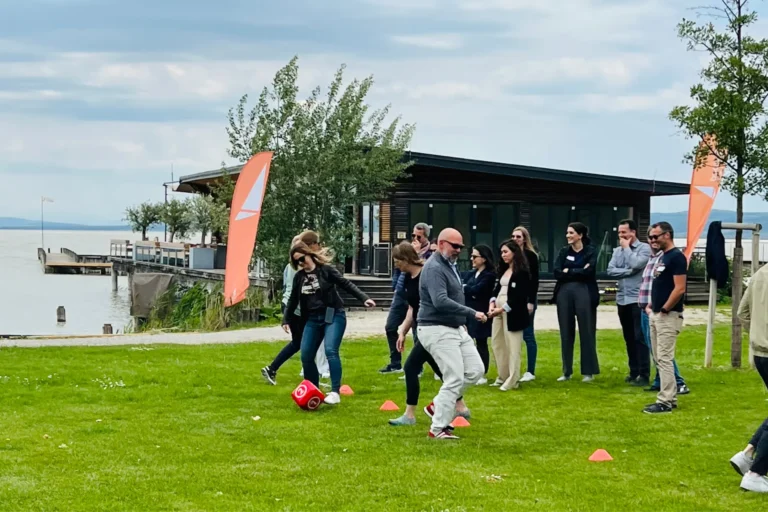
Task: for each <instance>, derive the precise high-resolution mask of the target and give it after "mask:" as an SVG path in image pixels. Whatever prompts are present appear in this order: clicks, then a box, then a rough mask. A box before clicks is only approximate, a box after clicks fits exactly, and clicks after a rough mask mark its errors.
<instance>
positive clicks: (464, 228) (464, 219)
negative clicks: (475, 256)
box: [435, 203, 472, 270]
mask: <svg viewBox="0 0 768 512" xmlns="http://www.w3.org/2000/svg"><path fill="white" fill-rule="evenodd" d="M471 215H472V205H471V204H469V203H457V204H454V205H453V227H455V228H456V229H458V230H459V233H461V236H462V238H463V239H464V245H466V246H467V248H466V249H465V250H463V251H461V254H460V255H459V268H460V269H461V270H469V269H470V268H471V265H470V262H469V255H470V253H471V252H472V251H471V246H472V225H471V224H470V221H471ZM435 236H437V234H435Z"/></svg>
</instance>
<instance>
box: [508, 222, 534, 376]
mask: <svg viewBox="0 0 768 512" xmlns="http://www.w3.org/2000/svg"><path fill="white" fill-rule="evenodd" d="M511 238H512V240H514V241H515V243H516V244H517V245H518V246H519V247H520V248H521V249H522V250H523V253H524V254H525V258H526V259H527V260H528V271H529V273H530V276H531V287H530V292H531V295H530V297H528V313H529V314H530V315H531V322H530V323H529V324H528V327H526V328H525V330H524V331H523V341H525V351H526V353H527V354H528V369H527V371H526V372H525V374H523V376H522V378H521V379H520V382H530V381H532V380H535V379H536V356H537V355H538V351H539V350H538V346H537V345H536V334H535V333H534V331H533V320H534V318H535V317H536V309H537V308H538V307H539V300H538V294H539V254H538V252H536V249H535V248H534V247H533V241H532V240H531V234H530V233H529V232H528V230H527V229H526V228H525V227H524V226H518V227H516V228H515V229H514V230H513V231H512V236H511Z"/></svg>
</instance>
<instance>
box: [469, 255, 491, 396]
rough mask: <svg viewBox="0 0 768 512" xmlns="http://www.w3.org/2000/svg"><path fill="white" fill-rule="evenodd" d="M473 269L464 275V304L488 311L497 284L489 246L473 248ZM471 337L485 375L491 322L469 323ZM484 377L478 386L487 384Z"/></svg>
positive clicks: (488, 356)
mask: <svg viewBox="0 0 768 512" xmlns="http://www.w3.org/2000/svg"><path fill="white" fill-rule="evenodd" d="M471 258H472V269H473V270H470V271H469V272H464V273H463V281H464V303H465V304H466V305H467V307H470V308H472V309H474V310H475V311H486V310H487V309H488V305H489V304H490V301H491V297H492V296H493V287H494V286H495V284H496V265H495V264H494V262H493V251H492V250H491V248H490V247H488V246H487V245H476V246H475V247H473V248H472V256H471ZM467 332H468V333H469V337H470V338H472V339H474V340H475V344H476V345H477V351H478V353H479V354H480V359H482V360H483V366H484V367H485V373H486V374H487V373H488V366H489V365H490V361H491V355H490V353H489V351H488V338H490V337H491V322H485V323H482V322H478V321H477V320H475V319H474V318H473V319H472V320H470V321H469V322H468V323H467ZM487 383H488V379H486V378H485V377H483V378H482V379H480V380H479V381H478V382H477V385H478V386H482V385H483V384H487Z"/></svg>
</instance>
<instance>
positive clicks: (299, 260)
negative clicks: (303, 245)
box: [293, 255, 307, 267]
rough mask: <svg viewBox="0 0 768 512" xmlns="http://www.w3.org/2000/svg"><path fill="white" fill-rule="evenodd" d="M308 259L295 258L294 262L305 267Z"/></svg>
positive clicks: (303, 257)
mask: <svg viewBox="0 0 768 512" xmlns="http://www.w3.org/2000/svg"><path fill="white" fill-rule="evenodd" d="M306 259H307V256H306V255H303V256H301V257H300V258H294V260H293V262H294V263H296V265H298V266H300V267H303V266H304V263H305V261H306Z"/></svg>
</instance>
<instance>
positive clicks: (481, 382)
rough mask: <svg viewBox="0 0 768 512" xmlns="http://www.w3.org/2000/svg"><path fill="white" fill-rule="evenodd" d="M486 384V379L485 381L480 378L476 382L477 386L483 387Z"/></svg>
mask: <svg viewBox="0 0 768 512" xmlns="http://www.w3.org/2000/svg"><path fill="white" fill-rule="evenodd" d="M486 384H488V379H486V378H485V377H482V378H480V380H479V381H477V385H478V386H485V385H486Z"/></svg>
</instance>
